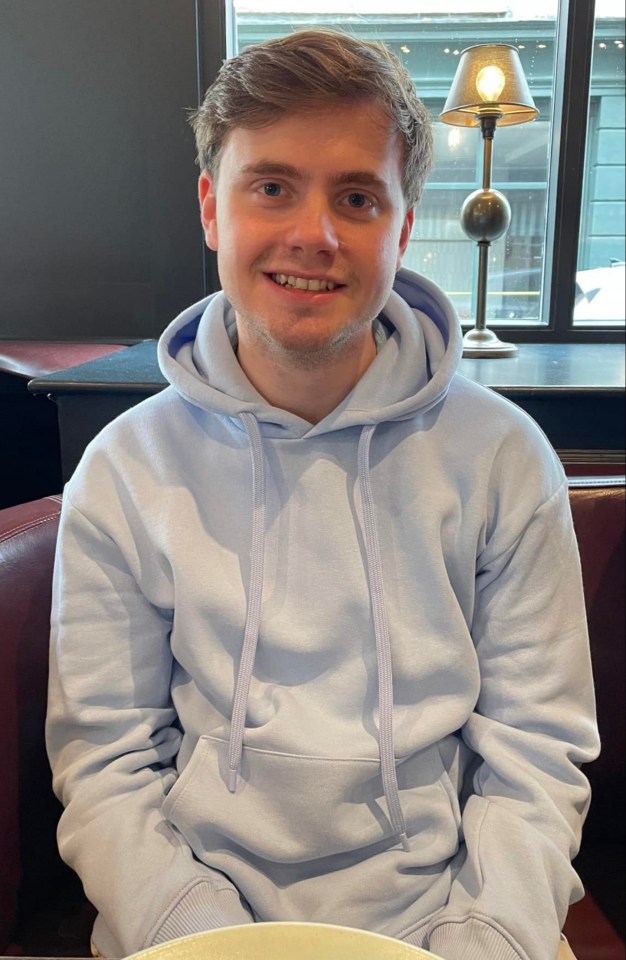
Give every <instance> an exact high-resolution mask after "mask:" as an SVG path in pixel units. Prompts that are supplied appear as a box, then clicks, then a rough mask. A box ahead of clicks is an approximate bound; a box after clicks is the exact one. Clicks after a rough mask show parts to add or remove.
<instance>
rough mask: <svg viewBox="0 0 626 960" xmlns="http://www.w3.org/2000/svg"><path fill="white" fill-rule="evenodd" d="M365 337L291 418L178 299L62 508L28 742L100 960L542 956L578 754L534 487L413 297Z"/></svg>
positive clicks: (570, 628)
mask: <svg viewBox="0 0 626 960" xmlns="http://www.w3.org/2000/svg"><path fill="white" fill-rule="evenodd" d="M377 332H378V338H379V340H380V347H379V350H378V354H377V357H376V359H375V361H374V362H373V364H372V365H371V366H370V367H369V369H368V370H367V371H366V373H365V375H364V376H363V378H362V379H361V380H360V382H359V383H358V384H357V385H356V387H355V388H354V390H353V391H352V392H351V393H350V395H349V396H348V397H347V398H346V399H345V400H344V402H343V403H341V404H340V405H339V406H338V407H337V408H336V409H335V410H334V411H333V412H332V413H330V414H329V415H328V416H327V417H326V418H325V419H323V420H322V421H321V422H320V423H318V424H316V425H315V426H312V425H311V424H310V423H307V422H305V421H304V420H302V419H300V418H299V417H297V416H295V415H293V414H291V413H287V412H285V411H284V410H279V409H276V408H273V407H271V406H269V405H268V404H267V403H266V402H265V401H264V400H263V399H262V398H261V397H260V396H259V394H258V393H257V392H256V391H255V390H254V388H253V387H252V386H251V384H250V383H249V381H248V380H247V379H246V377H245V376H244V374H243V372H242V370H241V368H240V367H239V365H238V363H237V359H236V354H235V351H234V348H233V344H234V343H235V342H236V326H235V321H234V315H233V311H232V308H231V307H230V305H229V304H228V302H227V301H226V299H225V297H224V295H223V294H221V293H220V294H216V295H214V296H213V297H210V298H208V299H207V300H204V301H202V302H201V303H199V304H196V305H195V306H193V307H190V308H189V309H188V310H186V311H185V312H184V313H183V314H181V316H180V317H178V319H177V320H175V321H174V323H173V324H172V325H171V326H170V327H169V328H168V330H166V332H165V333H164V335H163V337H162V339H161V341H160V345H159V357H160V363H161V366H162V369H163V372H164V374H165V376H166V377H167V379H168V380H169V381H170V383H171V386H170V387H169V388H167V389H166V390H164V391H163V392H162V393H161V394H159V395H158V396H156V397H153V398H151V399H150V400H147V401H145V402H144V403H142V404H140V405H138V406H136V407H134V408H133V409H132V410H130V411H128V412H127V413H125V414H124V415H123V416H121V417H119V418H118V419H117V420H116V421H114V422H113V423H112V424H110V425H109V426H108V427H107V428H106V429H105V430H104V431H103V432H102V433H101V434H100V435H99V436H98V437H97V438H96V439H95V440H94V441H93V443H92V444H91V445H90V447H89V448H88V451H87V453H86V454H85V457H84V458H83V461H82V462H81V464H80V466H79V468H78V470H77V471H76V474H75V476H74V477H73V478H72V480H71V482H70V484H69V485H68V487H67V490H66V494H65V498H64V508H63V517H62V523H61V531H60V536H59V550H58V558H57V567H56V575H55V588H54V609H53V633H52V655H51V681H50V707H49V718H48V731H47V734H48V747H49V753H50V758H51V762H52V766H53V771H54V784H55V789H56V791H57V793H58V795H59V797H60V798H61V800H62V802H63V804H64V805H65V806H66V811H65V813H64V814H63V817H62V819H61V824H60V829H59V842H60V849H61V852H62V855H63V857H64V858H65V859H66V860H67V862H68V863H70V864H71V865H72V866H73V867H74V868H75V869H76V871H77V872H78V874H79V875H80V877H81V878H82V880H83V883H84V885H85V890H86V893H87V896H88V897H89V898H90V899H91V900H92V902H93V903H94V904H95V906H96V907H97V909H98V911H99V917H98V920H97V922H96V927H95V930H94V942H95V944H96V945H97V947H98V948H99V950H100V951H101V952H102V953H103V954H105V955H106V956H122V955H125V954H128V953H131V952H134V951H137V950H140V949H142V948H145V947H147V946H149V945H151V944H156V943H161V942H163V941H165V940H169V939H172V938H175V937H179V936H184V935H186V934H191V933H195V932H198V931H202V930H206V929H209V928H212V927H216V926H222V925H226V924H233V923H245V922H249V921H251V920H254V921H262V920H307V921H320V922H328V923H336V924H344V925H347V926H354V927H361V928H365V929H369V930H373V931H376V932H380V933H384V934H387V935H389V936H392V937H397V938H399V939H403V940H405V941H407V942H408V943H412V944H416V945H418V946H423V947H430V949H431V950H433V951H434V952H435V953H438V954H440V955H441V956H442V957H444V958H446V960H487V958H488V960H554V958H555V957H556V953H557V950H558V942H559V930H560V927H561V925H562V922H563V920H564V918H565V914H566V911H567V907H568V904H569V902H570V899H572V898H574V899H576V898H577V897H579V896H580V895H581V887H580V883H579V881H578V879H577V877H576V875H575V873H574V871H573V870H572V867H571V865H570V860H571V858H572V856H573V855H574V854H575V853H576V850H577V847H578V843H579V838H580V829H581V823H582V819H583V817H584V813H585V811H586V808H587V804H588V785H587V782H586V779H585V777H584V776H583V775H582V774H581V772H580V770H579V768H578V766H579V764H580V763H582V762H586V761H589V760H591V759H592V758H593V757H594V756H595V754H596V751H597V733H596V727H595V717H594V704H593V693H592V683H591V675H590V663H589V650H588V641H587V637H586V632H585V618H584V611H583V603H582V591H581V581H580V572H579V567H578V558H577V551H576V543H575V538H574V534H573V530H572V525H571V519H570V515H569V504H568V495H567V485H566V482H565V479H564V475H563V471H562V469H561V466H560V464H559V462H558V460H557V458H556V456H555V455H554V453H553V451H552V450H551V448H550V447H549V445H548V443H547V442H546V440H545V438H544V437H543V435H542V434H541V432H540V431H539V430H538V428H537V427H536V426H535V424H534V423H532V422H531V421H530V420H529V418H528V417H527V416H526V415H525V414H524V413H523V412H522V411H521V410H520V409H518V408H517V407H515V406H513V405H512V404H509V403H508V402H507V401H505V400H503V399H502V398H500V397H498V396H496V395H495V394H493V393H491V392H489V391H487V390H485V389H483V388H481V387H480V386H478V385H476V384H475V383H473V382H471V381H468V380H466V379H464V378H463V377H461V376H459V375H458V374H457V373H456V372H455V371H456V367H457V364H458V359H459V355H460V334H459V329H458V325H457V320H456V318H455V316H454V312H453V309H452V307H451V305H450V304H449V302H448V301H447V300H446V298H445V297H444V296H443V294H442V293H441V292H440V291H439V290H438V289H437V288H436V287H435V286H434V285H432V284H431V283H429V282H428V281H426V280H424V279H423V278H421V277H418V276H416V275H415V274H410V273H409V272H408V271H401V272H400V274H399V275H398V278H397V283H396V287H395V290H394V292H393V293H392V295H391V297H390V299H389V302H388V304H387V306H386V308H385V311H384V317H383V318H381V321H380V322H379V323H378V324H377Z"/></svg>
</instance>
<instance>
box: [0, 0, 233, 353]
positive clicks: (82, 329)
mask: <svg viewBox="0 0 626 960" xmlns="http://www.w3.org/2000/svg"><path fill="white" fill-rule="evenodd" d="M221 6H222V4H221V3H220V2H219V0H206V2H202V0H198V3H196V2H194V0H0V90H2V95H1V96H0V184H1V192H0V207H1V213H0V224H1V227H0V339H53V340H98V339H99V340H105V341H106V340H111V341H115V340H120V341H122V342H126V341H132V340H135V339H143V338H147V337H154V336H157V335H158V334H159V333H160V332H161V330H162V329H163V327H164V326H165V325H166V324H167V323H168V322H169V320H171V319H172V317H173V316H175V315H176V313H177V312H179V311H180V310H181V309H182V308H183V307H185V306H186V305H188V304H189V303H191V302H193V301H194V300H197V299H199V298H200V297H202V296H204V294H205V288H206V286H207V279H208V282H209V285H211V276H212V274H211V269H212V268H211V266H210V265H208V264H207V262H206V260H205V256H206V255H205V248H204V244H203V242H202V235H201V232H200V228H199V220H198V211H197V200H196V181H197V173H198V171H197V167H196V166H195V162H194V157H195V149H194V143H193V133H192V131H191V128H190V127H189V125H188V123H187V119H186V117H187V115H186V108H188V107H193V106H195V105H196V104H197V102H198V91H199V89H202V90H203V89H204V87H205V86H206V85H208V83H209V82H210V80H211V79H212V77H210V76H207V75H206V74H207V72H208V71H207V66H206V65H207V63H212V64H216V63H219V51H220V49H221V46H222V37H221V33H222V30H221ZM198 17H199V22H200V28H199V30H197V18H198ZM198 33H199V36H200V42H198V36H197V34H198ZM213 282H214V281H213Z"/></svg>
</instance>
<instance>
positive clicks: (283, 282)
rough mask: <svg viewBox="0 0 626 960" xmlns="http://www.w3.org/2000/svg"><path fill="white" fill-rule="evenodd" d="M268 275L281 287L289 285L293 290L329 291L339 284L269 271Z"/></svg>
mask: <svg viewBox="0 0 626 960" xmlns="http://www.w3.org/2000/svg"><path fill="white" fill-rule="evenodd" d="M268 276H270V277H271V279H272V280H273V281H274V283H277V284H279V286H281V287H291V289H293V290H310V291H311V292H312V293H323V292H325V291H329V292H330V291H331V290H335V289H336V287H338V286H340V284H337V283H334V282H333V281H332V280H323V279H313V280H308V279H307V278H306V277H294V276H287V274H285V273H270V274H268Z"/></svg>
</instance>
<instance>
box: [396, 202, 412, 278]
mask: <svg viewBox="0 0 626 960" xmlns="http://www.w3.org/2000/svg"><path fill="white" fill-rule="evenodd" d="M414 219H415V210H413V209H411V210H408V211H407V213H406V215H405V217H404V223H403V224H402V229H401V231H400V243H399V244H398V262H397V263H396V270H399V269H400V267H401V266H402V258H403V256H404V254H405V253H406V248H407V247H408V245H409V240H410V239H411V230H412V229H413V221H414Z"/></svg>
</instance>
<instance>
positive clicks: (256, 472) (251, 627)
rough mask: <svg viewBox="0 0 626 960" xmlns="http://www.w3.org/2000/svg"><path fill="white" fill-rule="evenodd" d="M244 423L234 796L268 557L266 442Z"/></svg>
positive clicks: (231, 762)
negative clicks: (245, 556)
mask: <svg viewBox="0 0 626 960" xmlns="http://www.w3.org/2000/svg"><path fill="white" fill-rule="evenodd" d="M241 421H242V423H243V425H244V428H245V431H246V433H247V434H248V442H249V444H250V453H251V455H252V546H251V550H250V590H249V594H248V608H247V610H246V626H245V630H244V635H243V648H242V651H241V659H240V661H239V671H238V673H237V684H236V686H235V696H234V699H233V710H232V719H231V724H230V738H229V741H228V789H229V790H230V792H231V793H234V792H235V790H236V789H237V776H238V773H239V766H240V764H241V753H242V750H243V735H244V727H245V723H246V710H247V707H248V694H249V692H250V680H251V678H252V670H253V668H254V658H255V656H256V647H257V641H258V638H259V626H260V623H261V600H262V597H263V558H264V555H265V458H264V454H263V441H262V439H261V431H260V429H259V425H258V423H257V421H256V418H255V417H254V415H253V414H251V413H242V414H241Z"/></svg>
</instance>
